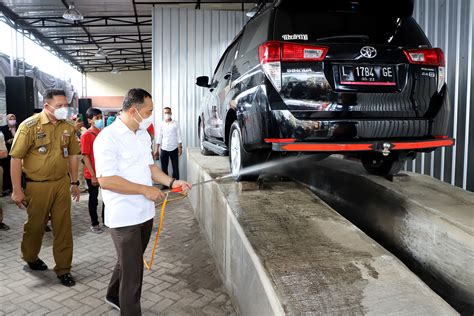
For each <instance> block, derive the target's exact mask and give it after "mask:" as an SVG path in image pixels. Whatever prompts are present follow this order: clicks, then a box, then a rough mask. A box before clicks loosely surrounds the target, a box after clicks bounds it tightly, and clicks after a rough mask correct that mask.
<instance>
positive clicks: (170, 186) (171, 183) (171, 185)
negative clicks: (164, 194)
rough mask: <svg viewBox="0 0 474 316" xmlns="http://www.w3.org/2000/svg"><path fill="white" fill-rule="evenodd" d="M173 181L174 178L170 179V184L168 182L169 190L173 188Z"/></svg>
mask: <svg viewBox="0 0 474 316" xmlns="http://www.w3.org/2000/svg"><path fill="white" fill-rule="evenodd" d="M175 181H176V179H175V178H172V179H171V182H170V185H169V188H170V189H172V188H173V184H174V182H175Z"/></svg>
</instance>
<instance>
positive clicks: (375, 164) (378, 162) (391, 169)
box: [361, 153, 406, 176]
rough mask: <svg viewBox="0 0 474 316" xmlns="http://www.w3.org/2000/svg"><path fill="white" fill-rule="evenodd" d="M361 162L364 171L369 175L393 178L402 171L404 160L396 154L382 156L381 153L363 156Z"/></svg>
mask: <svg viewBox="0 0 474 316" xmlns="http://www.w3.org/2000/svg"><path fill="white" fill-rule="evenodd" d="M361 161H362V165H363V166H364V168H365V170H367V171H368V172H369V173H371V174H375V175H381V176H393V175H396V174H397V173H399V172H400V171H401V170H402V169H403V167H404V166H405V162H406V159H400V158H399V156H398V154H396V153H391V154H389V155H388V156H384V155H382V153H370V154H366V155H363V156H362V157H361Z"/></svg>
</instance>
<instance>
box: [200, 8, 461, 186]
mask: <svg viewBox="0 0 474 316" xmlns="http://www.w3.org/2000/svg"><path fill="white" fill-rule="evenodd" d="M390 4H391V5H392V7H391V8H390ZM412 14H413V1H412V0H398V1H395V0H390V1H369V0H359V1H349V0H333V1H312V2H306V1H298V0H292V1H289V0H286V1H285V0H280V1H275V2H274V3H272V4H260V5H259V6H258V8H257V10H256V15H255V16H254V17H253V18H252V19H250V20H249V22H248V23H247V24H246V25H245V27H244V29H243V30H242V31H241V32H240V33H239V34H238V35H237V36H236V37H235V39H234V40H233V41H232V43H231V44H230V45H229V46H228V48H227V49H226V51H225V52H224V54H223V55H222V57H221V59H220V61H219V63H218V65H217V67H216V69H215V72H214V75H213V77H212V79H211V80H210V79H209V78H208V77H207V76H201V77H198V78H197V79H196V84H197V85H198V86H201V87H205V88H207V92H206V93H205V95H204V97H203V101H202V109H201V111H200V115H199V117H198V126H199V131H198V134H199V139H200V147H201V152H202V154H204V155H211V154H219V155H227V154H229V156H230V164H231V169H232V173H233V174H234V177H235V179H237V180H242V179H243V178H244V176H243V175H241V174H240V173H239V171H240V170H241V169H242V168H245V167H248V166H251V165H254V164H257V163H259V162H262V161H264V160H267V159H270V158H272V157H274V156H284V155H289V154H295V153H296V154H301V153H308V154H316V155H315V156H318V155H319V157H323V158H324V157H327V156H329V155H331V154H336V153H337V154H343V155H345V156H348V157H351V158H358V159H360V161H361V162H362V164H363V166H364V167H365V169H366V170H367V171H368V172H370V173H372V174H379V175H385V176H387V175H395V174H396V173H398V172H399V171H400V170H401V169H402V168H403V166H404V164H405V162H406V161H407V160H409V159H414V158H415V157H416V155H417V153H419V152H431V151H433V150H434V149H436V148H439V147H445V146H452V145H454V139H452V138H450V137H448V136H447V131H448V121H449V117H450V111H451V106H450V103H449V97H448V92H447V86H446V82H445V60H444V55H443V52H442V50H441V49H440V48H433V47H432V46H431V44H430V42H429V40H428V39H427V37H426V35H425V34H424V32H423V31H422V29H421V28H420V26H419V25H418V24H417V22H416V21H415V20H414V18H413V17H412ZM253 176H256V174H254V175H253Z"/></svg>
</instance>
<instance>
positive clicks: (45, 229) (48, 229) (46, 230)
mask: <svg viewBox="0 0 474 316" xmlns="http://www.w3.org/2000/svg"><path fill="white" fill-rule="evenodd" d="M44 231H45V232H47V233H49V232H50V231H51V228H49V226H48V225H46V227H45V228H44Z"/></svg>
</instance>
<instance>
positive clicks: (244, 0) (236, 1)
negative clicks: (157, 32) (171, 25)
mask: <svg viewBox="0 0 474 316" xmlns="http://www.w3.org/2000/svg"><path fill="white" fill-rule="evenodd" d="M198 2H200V3H201V5H202V4H240V3H244V4H250V3H259V2H262V1H258V0H234V1H209V0H208V1H199V0H197V1H192V0H191V1H176V2H172V1H166V2H164V1H163V2H161V1H152V2H144V1H135V4H139V5H181V4H197V3H198ZM263 2H266V3H272V2H273V0H266V1H263Z"/></svg>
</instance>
